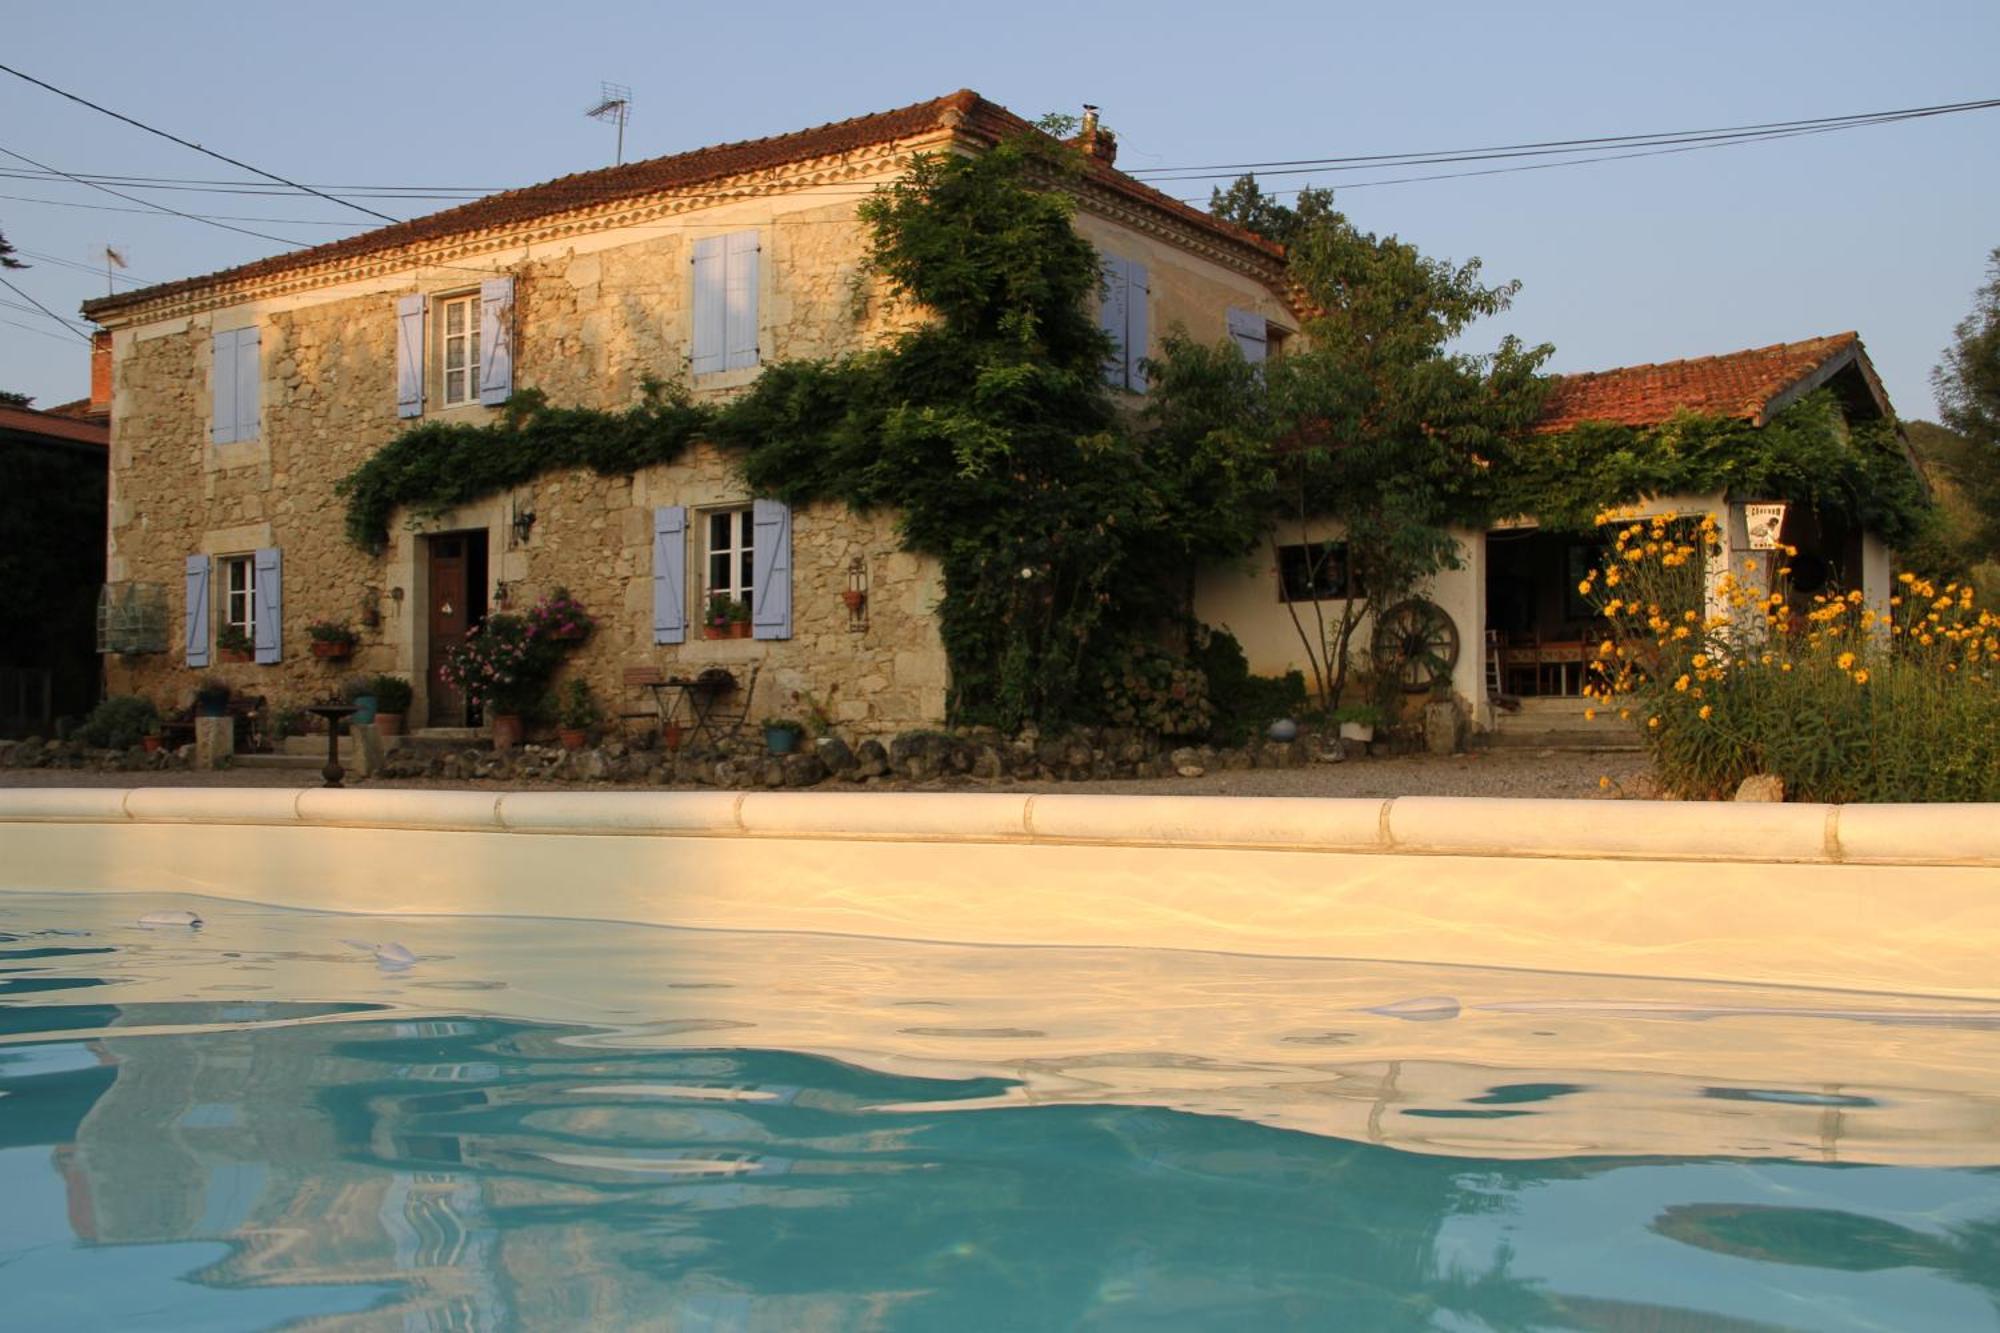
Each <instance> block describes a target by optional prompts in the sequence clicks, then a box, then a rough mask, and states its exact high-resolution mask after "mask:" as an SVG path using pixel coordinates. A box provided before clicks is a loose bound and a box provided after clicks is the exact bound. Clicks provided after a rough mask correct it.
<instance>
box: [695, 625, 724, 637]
mask: <svg viewBox="0 0 2000 1333" xmlns="http://www.w3.org/2000/svg"><path fill="white" fill-rule="evenodd" d="M701 637H702V638H704V639H726V638H728V637H729V626H727V625H703V626H702V627H701Z"/></svg>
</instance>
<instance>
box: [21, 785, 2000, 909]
mask: <svg viewBox="0 0 2000 1333" xmlns="http://www.w3.org/2000/svg"><path fill="white" fill-rule="evenodd" d="M22 823H58V824H205V825H217V826H228V825H279V826H286V825H290V826H299V827H323V828H379V829H409V830H427V831H434V832H472V833H507V834H565V835H572V836H576V835H580V836H620V837H635V836H636V837H700V838H774V839H785V838H794V839H795V838H810V839H837V840H855V841H870V842H881V841H887V842H937V843H975V844H977V843H1025V844H1053V845H1085V846H1127V845H1129V846H1136V847H1191V848H1194V847H1200V848H1233V849H1254V850H1263V851H1296V852H1339V853H1369V854H1375V855H1397V856H1482V857H1484V856H1501V857H1510V858H1511V857H1529V858H1553V859H1577V858H1588V859H1608V860H1614V861H1623V860H1645V861H1695V862H1711V861H1713V862H1727V863H1745V862H1748V863H1773V864H1805V865H1813V864H1822V865H1908V866H1972V867H1984V866H1993V867H2000V804H1978V805H1971V804H1968V805H1944V804H1903V805H1804V804H1798V805H1792V804H1779V803H1745V804H1735V803H1702V802H1666V801H1661V802H1651V801H1649V802H1627V801H1618V802H1613V801H1578V800H1549V799H1512V798H1493V797H1452V796H1398V797H1385V798H1381V799H1356V798H1313V797H1236V796H1130V795H1067V794H1054V795H1051V794H1046V793H993V792H962V793H961V792H937V793H931V792H905V793H882V792H542V791H471V790H456V791H434V790H409V789H372V790H371V789H365V788H364V789H352V788H345V789H328V788H319V787H306V788H297V789H291V788H287V789H278V790H274V789H270V788H191V787H130V788H91V787H82V788H63V787H46V788H17V789H13V790H5V791H0V824H22ZM1996 892H1997V893H2000V884H1996Z"/></svg>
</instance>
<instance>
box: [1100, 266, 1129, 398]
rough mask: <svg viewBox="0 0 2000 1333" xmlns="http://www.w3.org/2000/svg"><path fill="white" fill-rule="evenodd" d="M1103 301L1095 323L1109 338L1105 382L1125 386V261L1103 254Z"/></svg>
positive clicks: (1118, 387)
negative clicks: (1109, 350)
mask: <svg viewBox="0 0 2000 1333" xmlns="http://www.w3.org/2000/svg"><path fill="white" fill-rule="evenodd" d="M1103 267H1104V303H1103V304H1102V305H1100V306H1099V307H1098V308H1097V326H1098V327H1099V328H1101V329H1103V330H1104V332H1105V333H1106V334H1108V335H1109V336H1110V338H1111V355H1110V357H1109V358H1107V359H1106V361H1105V362H1104V382H1105V383H1106V384H1109V385H1111V386H1112V387H1113V388H1115V389H1122V388H1124V387H1125V365H1126V356H1125V306H1126V286H1125V261H1124V260H1122V259H1120V258H1119V257H1118V256H1116V255H1106V256H1104V266H1103Z"/></svg>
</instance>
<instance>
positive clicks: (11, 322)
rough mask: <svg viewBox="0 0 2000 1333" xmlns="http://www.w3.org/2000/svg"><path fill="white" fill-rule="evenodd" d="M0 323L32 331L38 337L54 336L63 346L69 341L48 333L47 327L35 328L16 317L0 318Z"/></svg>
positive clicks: (26, 331)
mask: <svg viewBox="0 0 2000 1333" xmlns="http://www.w3.org/2000/svg"><path fill="white" fill-rule="evenodd" d="M0 324H6V325H9V326H11V327H13V328H17V329H19V330H21V332H23V333H32V334H34V335H35V336H36V337H38V338H54V339H55V341H57V342H59V343H62V344H64V345H65V346H67V345H68V343H69V339H67V338H61V337H57V336H56V335H55V334H53V333H50V332H49V331H48V330H47V329H43V328H37V327H36V326H35V325H33V324H23V323H22V322H21V321H20V320H18V319H0ZM73 331H74V330H72V332H73Z"/></svg>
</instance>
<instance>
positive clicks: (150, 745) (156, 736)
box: [139, 722, 166, 754]
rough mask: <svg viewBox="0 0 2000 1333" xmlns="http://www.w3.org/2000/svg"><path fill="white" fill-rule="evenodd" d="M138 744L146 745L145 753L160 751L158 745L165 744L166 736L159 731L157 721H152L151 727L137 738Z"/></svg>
mask: <svg viewBox="0 0 2000 1333" xmlns="http://www.w3.org/2000/svg"><path fill="white" fill-rule="evenodd" d="M139 744H141V745H143V746H145V747H146V753H147V754H158V753H159V752H160V747H161V746H162V745H164V744H166V738H165V736H164V735H163V734H162V733H161V731H160V724H159V723H158V722H155V723H153V725H152V727H151V729H149V730H148V731H147V732H146V734H145V735H143V736H141V737H140V738H139Z"/></svg>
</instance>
